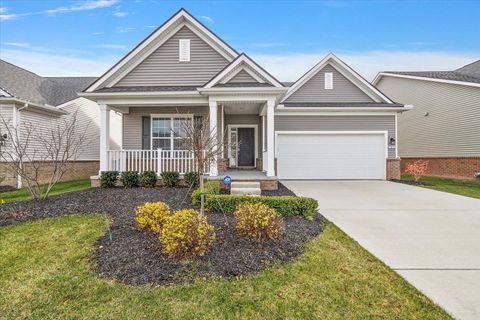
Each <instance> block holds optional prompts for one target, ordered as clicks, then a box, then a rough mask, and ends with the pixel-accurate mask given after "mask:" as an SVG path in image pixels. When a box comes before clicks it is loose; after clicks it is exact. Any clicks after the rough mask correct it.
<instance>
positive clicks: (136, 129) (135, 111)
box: [123, 107, 208, 150]
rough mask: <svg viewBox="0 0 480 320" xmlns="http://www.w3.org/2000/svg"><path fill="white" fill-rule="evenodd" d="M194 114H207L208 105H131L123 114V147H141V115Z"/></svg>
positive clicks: (135, 148) (136, 148) (137, 148)
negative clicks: (147, 106) (128, 111)
mask: <svg viewBox="0 0 480 320" xmlns="http://www.w3.org/2000/svg"><path fill="white" fill-rule="evenodd" d="M192 113H193V114H194V115H208V107H191V108H188V107H158V108H140V107H135V108H134V107H131V108H130V113H129V114H124V115H123V149H127V150H128V149H130V150H132V149H134V150H140V149H142V117H144V116H150V115H152V114H192Z"/></svg>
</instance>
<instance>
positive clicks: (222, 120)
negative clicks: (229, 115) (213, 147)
mask: <svg viewBox="0 0 480 320" xmlns="http://www.w3.org/2000/svg"><path fill="white" fill-rule="evenodd" d="M220 108H221V109H220V125H221V128H222V132H221V135H220V136H221V139H222V141H221V142H222V158H223V157H224V155H225V150H224V144H225V106H224V105H223V104H221V105H220Z"/></svg>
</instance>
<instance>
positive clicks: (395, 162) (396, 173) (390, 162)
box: [387, 159, 400, 180]
mask: <svg viewBox="0 0 480 320" xmlns="http://www.w3.org/2000/svg"><path fill="white" fill-rule="evenodd" d="M392 179H400V159H387V180H392Z"/></svg>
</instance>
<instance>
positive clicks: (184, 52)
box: [178, 39, 190, 61]
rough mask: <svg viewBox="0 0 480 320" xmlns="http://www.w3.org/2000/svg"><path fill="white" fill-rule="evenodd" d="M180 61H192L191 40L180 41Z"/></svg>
mask: <svg viewBox="0 0 480 320" xmlns="http://www.w3.org/2000/svg"><path fill="white" fill-rule="evenodd" d="M178 61H190V39H180V40H178Z"/></svg>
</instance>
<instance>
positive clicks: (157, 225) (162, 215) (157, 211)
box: [135, 202, 171, 233]
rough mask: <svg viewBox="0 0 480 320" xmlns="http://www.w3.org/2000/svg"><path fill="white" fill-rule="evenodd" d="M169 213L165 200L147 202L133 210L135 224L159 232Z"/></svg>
mask: <svg viewBox="0 0 480 320" xmlns="http://www.w3.org/2000/svg"><path fill="white" fill-rule="evenodd" d="M170 215H171V214H170V207H169V206H168V204H166V203H165V202H147V203H145V204H144V205H143V206H139V207H137V210H135V220H136V221H137V225H138V226H139V227H140V228H143V229H147V230H150V231H152V232H156V233H160V231H161V229H162V227H163V224H164V223H165V221H166V220H167V218H168V217H169V216H170Z"/></svg>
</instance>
